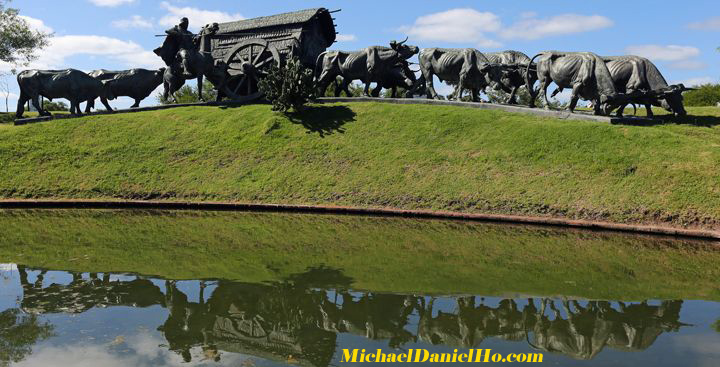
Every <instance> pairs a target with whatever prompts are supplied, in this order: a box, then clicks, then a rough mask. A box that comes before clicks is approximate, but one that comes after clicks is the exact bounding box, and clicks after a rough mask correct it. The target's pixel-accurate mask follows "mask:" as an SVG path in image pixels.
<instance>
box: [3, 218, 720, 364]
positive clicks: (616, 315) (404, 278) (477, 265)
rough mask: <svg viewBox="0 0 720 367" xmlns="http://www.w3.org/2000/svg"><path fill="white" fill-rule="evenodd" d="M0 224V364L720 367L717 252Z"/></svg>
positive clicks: (572, 242) (56, 222) (597, 236)
mask: <svg viewBox="0 0 720 367" xmlns="http://www.w3.org/2000/svg"><path fill="white" fill-rule="evenodd" d="M0 228H2V230H1V232H0V241H2V243H1V244H0V262H2V264H0V366H4V365H10V366H111V367H112V366H285V365H299V366H337V365H351V364H349V363H341V358H342V354H343V352H342V351H343V349H366V350H367V351H373V352H374V351H376V350H378V349H380V350H382V351H384V352H385V353H388V352H395V353H398V352H400V353H402V352H407V351H408V350H410V349H414V350H418V349H426V350H428V351H429V352H430V353H453V352H454V351H455V350H456V349H457V350H458V351H459V352H466V351H467V350H468V349H471V348H472V349H480V348H482V349H491V350H492V351H493V353H502V354H508V353H542V354H543V363H539V364H537V365H550V366H678V365H687V366H717V365H720V303H718V302H717V300H718V299H720V297H719V296H718V292H719V289H718V287H720V282H718V281H717V279H718V278H717V270H716V268H717V266H716V264H717V260H718V258H720V251H719V250H718V249H717V247H716V246H715V245H714V244H709V243H702V242H687V241H677V240H672V239H666V238H657V237H638V236H626V235H618V234H609V233H598V232H580V231H563V230H559V229H547V228H532V227H513V226H504V225H493V224H469V223H458V222H444V221H412V220H403V219H387V218H354V217H335V216H293V215H286V214H244V213H206V214H198V213H178V212H112V211H97V212H73V211H64V212H63V211H61V212H58V211H39V212H38V211H33V212H18V211H12V212H0ZM198 231H202V235H201V236H199V237H192V236H191V235H190V234H189V233H197V232H198ZM393 231H394V232H393ZM313 239H314V240H313ZM369 241H375V242H373V243H370V242H369ZM273 249H279V250H278V251H275V250H273ZM553 252H554V253H553ZM349 258H353V259H349ZM387 258H390V259H389V260H388V259H387ZM172 264H177V266H173V265H172ZM103 268H105V269H104V270H103ZM298 269H300V270H298ZM398 269H399V270H398ZM413 269H415V270H413ZM414 279H415V280H417V281H416V282H414V281H413V280H414ZM375 364H377V363H375ZM434 365H441V364H434Z"/></svg>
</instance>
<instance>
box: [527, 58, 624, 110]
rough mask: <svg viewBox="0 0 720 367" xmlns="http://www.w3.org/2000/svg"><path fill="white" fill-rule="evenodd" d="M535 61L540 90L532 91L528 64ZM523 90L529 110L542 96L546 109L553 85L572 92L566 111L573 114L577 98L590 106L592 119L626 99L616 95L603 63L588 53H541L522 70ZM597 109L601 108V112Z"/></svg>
mask: <svg viewBox="0 0 720 367" xmlns="http://www.w3.org/2000/svg"><path fill="white" fill-rule="evenodd" d="M535 59H538V61H537V76H538V81H539V82H540V89H539V90H538V91H534V90H533V83H532V81H531V80H530V77H529V76H530V69H531V66H532V61H534V60H535ZM525 73H526V84H527V88H528V90H529V91H530V93H531V100H530V107H535V99H536V98H537V96H538V94H539V92H540V91H542V92H543V95H544V97H545V102H546V103H547V106H546V108H549V105H550V101H549V100H548V95H547V88H548V86H549V85H550V83H552V82H555V84H557V86H558V88H559V89H562V88H572V97H571V98H570V105H569V106H568V109H569V110H570V112H574V111H575V107H576V106H577V103H578V100H579V99H580V98H583V99H586V100H590V101H592V102H593V106H594V109H595V114H596V115H602V114H608V113H609V111H612V109H613V108H615V107H617V106H621V105H625V104H627V103H628V98H627V96H626V95H624V94H621V93H618V91H617V89H616V88H615V84H614V83H613V80H612V76H611V75H610V71H609V70H608V68H607V66H606V65H605V62H604V61H603V59H602V58H601V57H600V56H598V55H596V54H594V53H591V52H560V51H545V52H541V53H539V54H537V55H535V56H534V57H533V58H532V59H531V63H530V64H528V66H527V67H526V70H525ZM601 106H602V107H604V108H603V109H602V110H601Z"/></svg>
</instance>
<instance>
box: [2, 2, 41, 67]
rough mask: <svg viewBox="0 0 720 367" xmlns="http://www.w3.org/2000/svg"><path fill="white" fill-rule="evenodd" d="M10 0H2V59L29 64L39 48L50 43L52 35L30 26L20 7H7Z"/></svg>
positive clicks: (17, 63)
mask: <svg viewBox="0 0 720 367" xmlns="http://www.w3.org/2000/svg"><path fill="white" fill-rule="evenodd" d="M9 2H10V1H9V0H0V61H4V62H6V63H8V64H11V65H27V64H28V63H30V62H31V61H33V60H35V58H37V55H36V54H35V52H36V51H37V50H39V49H42V48H44V47H45V46H47V45H48V39H49V37H50V36H51V35H50V34H46V33H42V32H40V31H37V30H33V29H32V28H30V25H29V24H28V22H27V21H26V20H25V19H23V18H21V17H20V15H19V11H18V9H13V8H8V7H7V4H8V3H9Z"/></svg>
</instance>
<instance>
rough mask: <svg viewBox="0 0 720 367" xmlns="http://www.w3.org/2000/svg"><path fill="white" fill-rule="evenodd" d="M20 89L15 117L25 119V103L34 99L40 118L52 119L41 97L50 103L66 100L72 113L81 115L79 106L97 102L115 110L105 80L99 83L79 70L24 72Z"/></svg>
mask: <svg viewBox="0 0 720 367" xmlns="http://www.w3.org/2000/svg"><path fill="white" fill-rule="evenodd" d="M17 81H18V85H19V86H20V98H18V105H17V111H16V113H15V116H16V117H17V118H22V116H23V114H24V113H25V103H27V101H29V100H32V103H33V106H35V108H36V109H37V110H38V112H39V113H40V115H41V116H51V114H50V112H48V111H45V110H43V109H42V107H41V106H40V103H39V97H41V96H42V97H45V98H47V99H49V100H53V99H54V98H65V99H67V100H68V101H70V113H72V114H74V115H77V116H80V115H82V113H81V111H80V103H81V102H84V101H90V100H95V98H98V97H100V101H102V104H103V105H105V108H107V110H108V111H112V107H110V105H109V104H108V99H114V98H115V96H114V95H113V94H112V91H111V90H110V88H108V87H107V86H106V84H105V83H104V82H102V81H99V80H97V79H95V78H93V77H91V76H89V75H87V74H85V73H83V72H82V71H80V70H75V69H67V70H25V71H23V72H21V73H20V74H18V76H17Z"/></svg>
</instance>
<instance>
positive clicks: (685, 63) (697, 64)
mask: <svg viewBox="0 0 720 367" xmlns="http://www.w3.org/2000/svg"><path fill="white" fill-rule="evenodd" d="M670 67H671V68H673V69H681V70H702V69H706V68H707V67H708V64H706V63H704V62H702V61H697V60H682V61H678V62H675V63H672V64H670Z"/></svg>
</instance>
